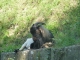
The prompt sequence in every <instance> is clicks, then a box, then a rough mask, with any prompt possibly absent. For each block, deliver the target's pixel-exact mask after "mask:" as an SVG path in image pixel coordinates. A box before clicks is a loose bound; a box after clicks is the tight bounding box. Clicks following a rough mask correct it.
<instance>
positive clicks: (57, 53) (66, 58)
mask: <svg viewBox="0 0 80 60" xmlns="http://www.w3.org/2000/svg"><path fill="white" fill-rule="evenodd" d="M1 60H80V46H79V45H77V46H75V45H74V46H69V47H64V48H59V49H54V48H48V49H38V50H25V51H19V52H18V53H14V52H7V53H1Z"/></svg>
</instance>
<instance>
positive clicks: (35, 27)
mask: <svg viewBox="0 0 80 60" xmlns="http://www.w3.org/2000/svg"><path fill="white" fill-rule="evenodd" d="M44 24H45V23H42V22H37V23H35V24H33V25H32V26H31V28H30V33H31V34H32V35H33V36H36V34H38V35H39V34H40V31H39V27H40V26H41V25H44Z"/></svg>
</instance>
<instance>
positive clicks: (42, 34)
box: [30, 22, 54, 48]
mask: <svg viewBox="0 0 80 60" xmlns="http://www.w3.org/2000/svg"><path fill="white" fill-rule="evenodd" d="M43 25H44V23H42V22H37V23H35V24H33V25H32V27H31V28H30V32H31V34H32V36H33V37H36V38H37V40H38V41H37V40H36V41H35V42H34V43H33V44H32V45H31V46H33V45H34V46H35V48H36V47H37V46H38V44H39V48H40V47H41V46H42V45H43V44H44V43H46V42H51V41H52V38H54V36H53V34H52V33H51V31H49V30H48V29H46V28H45V27H44V26H43ZM33 40H34V39H33Z"/></svg>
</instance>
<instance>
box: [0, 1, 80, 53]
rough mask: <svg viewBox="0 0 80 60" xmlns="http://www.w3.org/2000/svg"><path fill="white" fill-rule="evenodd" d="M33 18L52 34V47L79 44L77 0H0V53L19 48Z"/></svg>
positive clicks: (26, 35)
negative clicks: (43, 24)
mask: <svg viewBox="0 0 80 60" xmlns="http://www.w3.org/2000/svg"><path fill="white" fill-rule="evenodd" d="M37 21H42V22H45V23H46V26H45V27H46V28H47V29H49V30H51V31H52V33H53V34H54V37H55V38H54V39H55V41H56V44H55V46H54V48H59V47H65V46H70V45H78V44H80V0H15V1H14V0H0V52H2V51H3V52H7V51H14V49H16V48H20V47H21V45H22V44H23V43H24V41H25V40H26V39H27V38H28V37H31V34H30V32H29V28H30V26H31V25H32V24H33V23H35V22H37Z"/></svg>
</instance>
